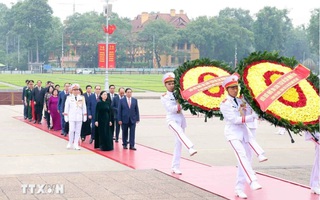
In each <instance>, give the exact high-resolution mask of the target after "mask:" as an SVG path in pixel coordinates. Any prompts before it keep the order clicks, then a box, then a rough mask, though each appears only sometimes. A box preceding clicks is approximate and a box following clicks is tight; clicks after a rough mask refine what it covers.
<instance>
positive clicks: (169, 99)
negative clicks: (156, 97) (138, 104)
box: [161, 91, 193, 169]
mask: <svg viewBox="0 0 320 200" xmlns="http://www.w3.org/2000/svg"><path fill="white" fill-rule="evenodd" d="M161 102H162V104H163V105H164V107H165V109H166V112H167V116H166V121H167V124H168V127H169V129H170V130H172V131H173V133H174V134H175V146H174V153H173V160H172V168H173V169H175V168H176V169H179V168H180V157H181V146H182V145H183V146H185V147H186V148H187V149H188V150H189V149H190V148H192V147H193V144H192V142H191V141H190V140H189V139H188V138H187V136H186V135H185V134H184V131H185V128H186V127H187V123H186V119H185V117H184V115H183V114H182V112H181V106H180V105H178V104H177V102H176V100H175V98H174V96H173V93H172V92H169V91H167V92H166V93H165V94H163V95H162V96H161ZM178 110H180V112H178Z"/></svg>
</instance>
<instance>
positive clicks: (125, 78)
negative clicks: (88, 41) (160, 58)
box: [0, 74, 165, 92]
mask: <svg viewBox="0 0 320 200" xmlns="http://www.w3.org/2000/svg"><path fill="white" fill-rule="evenodd" d="M26 79H28V80H30V79H31V80H34V81H35V82H36V81H37V80H41V81H42V85H45V82H47V81H52V82H54V83H55V84H59V85H60V86H61V87H63V85H64V83H66V82H70V83H78V84H80V86H81V88H83V89H85V86H86V85H89V84H90V85H92V86H93V87H94V86H95V85H101V86H102V88H104V82H105V75H98V74H93V75H83V74H0V82H5V83H10V84H13V85H15V86H18V87H22V86H24V85H25V84H24V82H25V80H26ZM161 81H162V75H161V74H141V75H139V74H133V75H130V74H109V84H114V85H115V86H116V87H117V88H119V87H131V88H133V90H134V91H135V92H143V91H153V92H163V91H164V90H165V89H164V87H163V84H162V82H161ZM0 89H15V88H14V87H10V86H6V85H3V84H1V83H0Z"/></svg>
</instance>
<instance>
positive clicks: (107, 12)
mask: <svg viewBox="0 0 320 200" xmlns="http://www.w3.org/2000/svg"><path fill="white" fill-rule="evenodd" d="M105 1H106V4H104V5H103V11H104V16H105V17H106V27H107V28H108V26H109V22H108V20H109V16H110V14H111V6H112V5H111V4H109V0H105ZM108 40H109V33H106V79H105V82H104V87H105V90H106V91H107V92H109V72H108V69H109V41H108Z"/></svg>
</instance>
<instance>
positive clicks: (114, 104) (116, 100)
mask: <svg viewBox="0 0 320 200" xmlns="http://www.w3.org/2000/svg"><path fill="white" fill-rule="evenodd" d="M118 92H119V95H117V96H115V97H114V98H113V100H112V103H111V107H112V109H113V116H114V124H115V126H116V132H115V136H114V137H115V140H116V142H118V141H119V133H120V124H119V121H118V117H117V115H118V105H119V101H120V99H122V98H123V97H125V96H124V88H122V87H121V88H119V91H118Z"/></svg>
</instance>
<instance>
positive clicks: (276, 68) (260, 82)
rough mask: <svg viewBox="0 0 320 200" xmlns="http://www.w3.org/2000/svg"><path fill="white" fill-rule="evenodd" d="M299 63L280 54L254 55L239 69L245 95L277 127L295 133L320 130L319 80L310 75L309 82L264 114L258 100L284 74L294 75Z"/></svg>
mask: <svg viewBox="0 0 320 200" xmlns="http://www.w3.org/2000/svg"><path fill="white" fill-rule="evenodd" d="M297 64H298V62H297V61H296V60H295V59H294V58H286V57H280V56H279V55H278V53H270V52H254V53H252V54H251V55H250V56H249V57H247V58H245V59H243V60H242V61H241V62H240V63H239V66H238V70H237V71H238V73H239V74H240V76H241V78H240V79H239V83H240V87H241V94H242V95H243V96H244V98H245V99H246V101H247V102H248V103H249V104H250V106H251V107H252V108H253V110H254V111H255V112H256V113H258V114H259V116H261V117H262V118H264V119H266V120H267V121H269V122H270V123H272V124H274V125H275V126H281V127H284V128H286V129H287V130H290V131H292V132H294V133H299V132H301V131H303V130H305V131H309V132H316V131H319V115H320V97H319V78H318V77H317V76H316V75H314V74H313V73H312V72H310V75H309V76H308V78H307V79H304V80H301V81H300V82H299V83H298V84H296V85H294V86H293V87H291V88H290V89H288V90H286V91H285V92H284V93H283V94H282V96H281V97H280V98H278V99H276V100H274V101H273V102H272V103H271V104H270V105H269V107H267V109H266V110H265V112H263V111H262V110H261V107H260V105H259V104H258V102H257V97H258V96H259V95H260V94H261V93H262V92H264V91H265V90H266V88H267V87H268V86H269V85H271V84H272V83H273V82H275V81H276V80H277V79H278V78H280V77H281V76H282V75H284V74H286V73H288V72H291V71H292V70H293V69H294V67H295V66H296V65H297Z"/></svg>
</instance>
